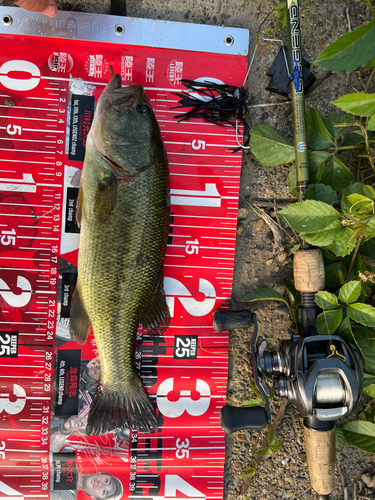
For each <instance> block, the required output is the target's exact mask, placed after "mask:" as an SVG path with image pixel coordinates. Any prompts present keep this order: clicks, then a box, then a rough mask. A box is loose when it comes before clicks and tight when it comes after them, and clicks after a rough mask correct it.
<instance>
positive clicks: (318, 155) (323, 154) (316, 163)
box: [294, 151, 331, 184]
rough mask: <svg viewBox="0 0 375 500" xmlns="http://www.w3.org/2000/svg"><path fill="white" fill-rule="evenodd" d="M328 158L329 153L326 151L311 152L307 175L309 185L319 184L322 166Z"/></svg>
mask: <svg viewBox="0 0 375 500" xmlns="http://www.w3.org/2000/svg"><path fill="white" fill-rule="evenodd" d="M330 156H331V155H330V153H328V152H327V151H312V152H311V153H309V174H310V182H311V184H319V183H320V181H321V179H322V175H323V171H324V165H325V164H326V161H327V159H328V158H329V157H330ZM294 170H295V168H294Z"/></svg>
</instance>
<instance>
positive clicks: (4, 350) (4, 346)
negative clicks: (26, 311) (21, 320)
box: [0, 333, 10, 356]
mask: <svg viewBox="0 0 375 500" xmlns="http://www.w3.org/2000/svg"><path fill="white" fill-rule="evenodd" d="M4 336H5V337H6V340H5V339H3V338H2V337H0V344H1V345H0V348H1V349H0V356H4V354H7V355H8V356H9V355H10V345H9V344H10V335H8V334H7V333H6V334H5V335H4Z"/></svg>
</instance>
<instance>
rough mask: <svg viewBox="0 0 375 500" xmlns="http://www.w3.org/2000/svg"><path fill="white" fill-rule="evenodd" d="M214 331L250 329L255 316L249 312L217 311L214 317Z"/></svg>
mask: <svg viewBox="0 0 375 500" xmlns="http://www.w3.org/2000/svg"><path fill="white" fill-rule="evenodd" d="M212 320H213V325H214V330H215V331H217V332H225V331H226V330H232V329H233V330H234V329H236V328H250V327H251V326H252V324H253V315H252V314H251V312H249V311H234V312H229V311H221V310H220V309H217V310H216V311H215V312H214V313H213V315H212Z"/></svg>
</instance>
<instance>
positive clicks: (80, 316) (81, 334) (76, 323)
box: [69, 285, 91, 345]
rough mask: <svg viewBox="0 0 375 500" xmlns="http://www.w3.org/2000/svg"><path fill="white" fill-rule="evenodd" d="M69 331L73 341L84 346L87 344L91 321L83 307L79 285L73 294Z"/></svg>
mask: <svg viewBox="0 0 375 500" xmlns="http://www.w3.org/2000/svg"><path fill="white" fill-rule="evenodd" d="M69 330H70V336H71V337H72V339H73V340H75V341H76V342H77V343H78V344H82V345H83V344H84V343H85V342H86V340H87V337H88V336H89V333H90V330H91V321H90V318H89V317H88V315H87V312H86V309H85V306H84V305H83V302H82V298H81V294H80V292H79V287H78V285H77V286H76V288H75V290H74V292H73V297H72V306H71V309H70V322H69Z"/></svg>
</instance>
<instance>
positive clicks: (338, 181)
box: [322, 156, 353, 191]
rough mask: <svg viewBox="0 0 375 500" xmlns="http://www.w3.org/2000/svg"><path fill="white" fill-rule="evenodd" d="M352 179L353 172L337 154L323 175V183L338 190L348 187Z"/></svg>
mask: <svg viewBox="0 0 375 500" xmlns="http://www.w3.org/2000/svg"><path fill="white" fill-rule="evenodd" d="M352 180H353V174H352V173H351V172H350V170H349V169H348V167H347V166H345V165H344V164H343V163H342V161H340V160H339V159H338V158H337V157H336V156H334V157H333V158H332V159H331V161H330V162H329V163H328V165H327V167H326V169H325V170H324V172H323V175H322V183H323V184H328V185H329V186H331V187H332V188H333V189H335V190H336V191H341V189H343V188H345V187H347V186H348V185H349V184H350V183H351V181H352Z"/></svg>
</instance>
